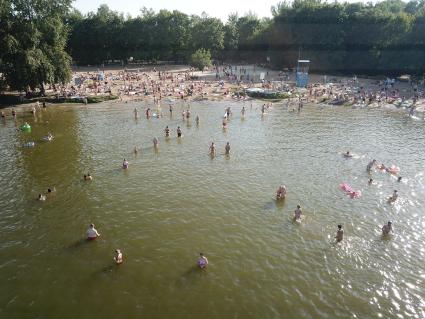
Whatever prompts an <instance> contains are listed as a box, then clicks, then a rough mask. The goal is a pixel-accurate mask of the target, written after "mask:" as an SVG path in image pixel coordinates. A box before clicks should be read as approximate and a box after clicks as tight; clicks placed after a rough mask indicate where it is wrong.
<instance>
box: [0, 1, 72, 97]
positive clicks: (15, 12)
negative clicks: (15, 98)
mask: <svg viewBox="0 0 425 319" xmlns="http://www.w3.org/2000/svg"><path fill="white" fill-rule="evenodd" d="M70 5H71V0H56V1H51V0H35V1H34V0H9V1H3V2H2V4H1V9H0V10H1V12H0V21H1V27H0V30H1V32H0V43H2V44H1V48H0V51H1V54H0V59H1V62H2V72H3V75H4V79H5V81H6V83H7V84H8V85H9V87H10V88H11V89H16V90H25V91H28V90H29V89H31V90H34V89H36V88H39V89H40V91H41V93H42V94H44V84H46V83H49V84H53V83H66V82H68V81H69V80H70V77H71V69H70V62H71V58H70V56H69V55H68V53H66V51H65V47H66V41H67V29H66V27H65V25H64V23H63V18H64V15H65V14H66V13H67V12H68V11H69V9H70Z"/></svg>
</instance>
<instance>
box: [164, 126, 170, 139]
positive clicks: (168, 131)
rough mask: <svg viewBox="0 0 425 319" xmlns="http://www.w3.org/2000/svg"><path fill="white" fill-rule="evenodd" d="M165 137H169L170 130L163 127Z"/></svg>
mask: <svg viewBox="0 0 425 319" xmlns="http://www.w3.org/2000/svg"><path fill="white" fill-rule="evenodd" d="M164 131H165V137H170V129H169V128H168V125H167V126H166V127H165V130H164Z"/></svg>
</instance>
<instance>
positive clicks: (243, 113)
mask: <svg viewBox="0 0 425 319" xmlns="http://www.w3.org/2000/svg"><path fill="white" fill-rule="evenodd" d="M241 114H242V117H243V116H245V106H242V110H241Z"/></svg>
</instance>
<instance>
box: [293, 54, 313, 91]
mask: <svg viewBox="0 0 425 319" xmlns="http://www.w3.org/2000/svg"><path fill="white" fill-rule="evenodd" d="M309 67H310V60H298V63H297V69H296V74H295V82H296V85H297V87H306V86H307V84H308V69H309Z"/></svg>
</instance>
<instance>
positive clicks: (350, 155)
mask: <svg viewBox="0 0 425 319" xmlns="http://www.w3.org/2000/svg"><path fill="white" fill-rule="evenodd" d="M344 157H346V158H351V157H353V155H352V154H350V151H347V153H345V154H344Z"/></svg>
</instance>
